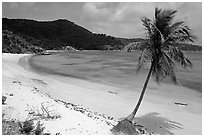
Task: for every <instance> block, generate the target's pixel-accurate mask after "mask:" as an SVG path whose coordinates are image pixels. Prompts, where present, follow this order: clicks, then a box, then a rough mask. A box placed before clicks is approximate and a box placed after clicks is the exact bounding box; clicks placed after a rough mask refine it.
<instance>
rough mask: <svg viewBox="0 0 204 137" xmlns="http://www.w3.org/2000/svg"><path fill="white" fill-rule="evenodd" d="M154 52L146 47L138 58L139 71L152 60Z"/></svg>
mask: <svg viewBox="0 0 204 137" xmlns="http://www.w3.org/2000/svg"><path fill="white" fill-rule="evenodd" d="M151 57H152V52H151V50H150V49H148V48H145V49H144V50H143V51H142V52H141V53H140V56H139V58H138V64H137V72H138V71H139V70H140V69H141V68H142V66H144V65H145V64H146V63H147V62H148V61H150V60H151Z"/></svg>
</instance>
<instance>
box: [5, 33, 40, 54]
mask: <svg viewBox="0 0 204 137" xmlns="http://www.w3.org/2000/svg"><path fill="white" fill-rule="evenodd" d="M30 39H31V40H32V41H33V43H30V42H27V41H26V40H25V39H24V38H22V37H21V36H19V35H16V34H14V33H12V32H11V31H8V30H3V31H2V52H3V53H38V52H42V51H43V49H42V48H40V47H38V45H40V43H39V42H37V40H34V39H33V38H30ZM31 40H30V41H31ZM34 41H35V44H34Z"/></svg>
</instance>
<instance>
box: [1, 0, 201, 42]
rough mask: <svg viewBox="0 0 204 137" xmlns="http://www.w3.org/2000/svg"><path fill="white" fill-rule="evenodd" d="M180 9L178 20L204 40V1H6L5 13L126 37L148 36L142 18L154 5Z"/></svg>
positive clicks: (148, 13) (152, 12) (151, 11)
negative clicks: (66, 22) (203, 24)
mask: <svg viewBox="0 0 204 137" xmlns="http://www.w3.org/2000/svg"><path fill="white" fill-rule="evenodd" d="M155 7H159V8H164V9H169V8H170V9H176V10H178V13H177V15H176V20H184V21H186V24H187V25H189V26H190V28H191V29H192V32H193V33H194V35H195V36H196V37H197V41H196V43H198V44H200V45H201V43H202V36H201V35H202V3H201V2H199V3H198V2H197V3H192V2H191V3H183V2H179V3H172V2H171V3H166V2H165V3H153V2H151V3H150V2H143V3H142V2H140V3H139V2H135V3H132V2H130V3H125V2H122V3H116V2H115V3H98V2H97V3H82V2H80V3H79V2H78V3H71V2H67V3H65V2H63V3H62V2H59V3H48V2H46V3H40V2H38V3H34V2H28V3H19V2H18V3H14V2H10V3H5V2H4V3H3V4H2V16H3V17H8V18H27V19H34V20H56V19H60V18H61V19H62V18H63V19H67V20H70V21H73V22H75V23H76V24H78V25H80V26H82V27H85V28H86V29H88V30H90V31H92V32H95V33H105V34H107V35H111V36H116V37H125V38H134V37H142V38H144V36H145V35H144V32H145V31H144V27H143V26H142V22H141V18H142V17H144V16H146V17H148V18H150V19H152V18H153V16H154V8H155Z"/></svg>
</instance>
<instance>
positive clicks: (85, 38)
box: [2, 18, 122, 50]
mask: <svg viewBox="0 0 204 137" xmlns="http://www.w3.org/2000/svg"><path fill="white" fill-rule="evenodd" d="M2 24H3V30H4V29H7V30H10V31H12V32H14V33H17V34H18V33H19V34H21V35H22V36H23V37H24V38H25V39H27V36H30V37H33V38H35V39H38V40H40V41H42V43H43V46H42V48H44V49H61V48H62V47H65V46H72V47H74V48H76V49H91V50H98V49H103V46H104V45H111V46H113V47H114V46H116V45H122V43H121V42H120V40H117V39H115V38H114V37H111V36H106V35H105V34H94V33H92V32H90V31H88V30H86V29H84V28H82V27H80V26H78V25H76V24H74V23H73V22H70V21H68V20H62V19H60V20H56V21H44V22H42V21H34V20H27V19H7V18H3V21H2Z"/></svg>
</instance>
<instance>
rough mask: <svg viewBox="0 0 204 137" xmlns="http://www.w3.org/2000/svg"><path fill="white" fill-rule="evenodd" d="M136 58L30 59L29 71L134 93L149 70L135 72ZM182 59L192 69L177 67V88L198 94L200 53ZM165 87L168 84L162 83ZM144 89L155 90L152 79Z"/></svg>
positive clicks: (100, 54)
mask: <svg viewBox="0 0 204 137" xmlns="http://www.w3.org/2000/svg"><path fill="white" fill-rule="evenodd" d="M139 54H140V52H139V51H135V52H124V51H66V52H55V53H52V54H51V55H41V56H33V57H32V58H31V59H30V60H29V62H30V65H31V68H32V69H33V70H36V71H37V72H41V73H44V74H46V73H47V74H53V75H61V76H66V77H73V78H77V79H83V80H88V81H94V82H99V83H103V84H107V85H113V86H117V87H121V88H128V89H131V90H137V89H138V88H142V86H143V83H144V81H145V79H146V75H147V73H148V70H149V64H147V65H145V66H144V67H143V68H142V69H141V71H140V73H137V72H136V67H137V60H138V57H139ZM185 55H186V56H187V57H188V58H189V60H190V61H192V63H193V68H192V69H190V68H187V69H183V68H181V67H180V66H179V65H178V66H177V77H178V80H179V82H180V84H181V86H184V87H187V88H190V89H193V90H196V91H198V92H202V52H185ZM165 84H172V83H171V82H169V81H166V82H165ZM160 85H162V83H161V84H160ZM148 88H152V89H157V88H159V87H158V86H157V84H156V83H155V82H154V79H151V80H150V83H149V86H148Z"/></svg>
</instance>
